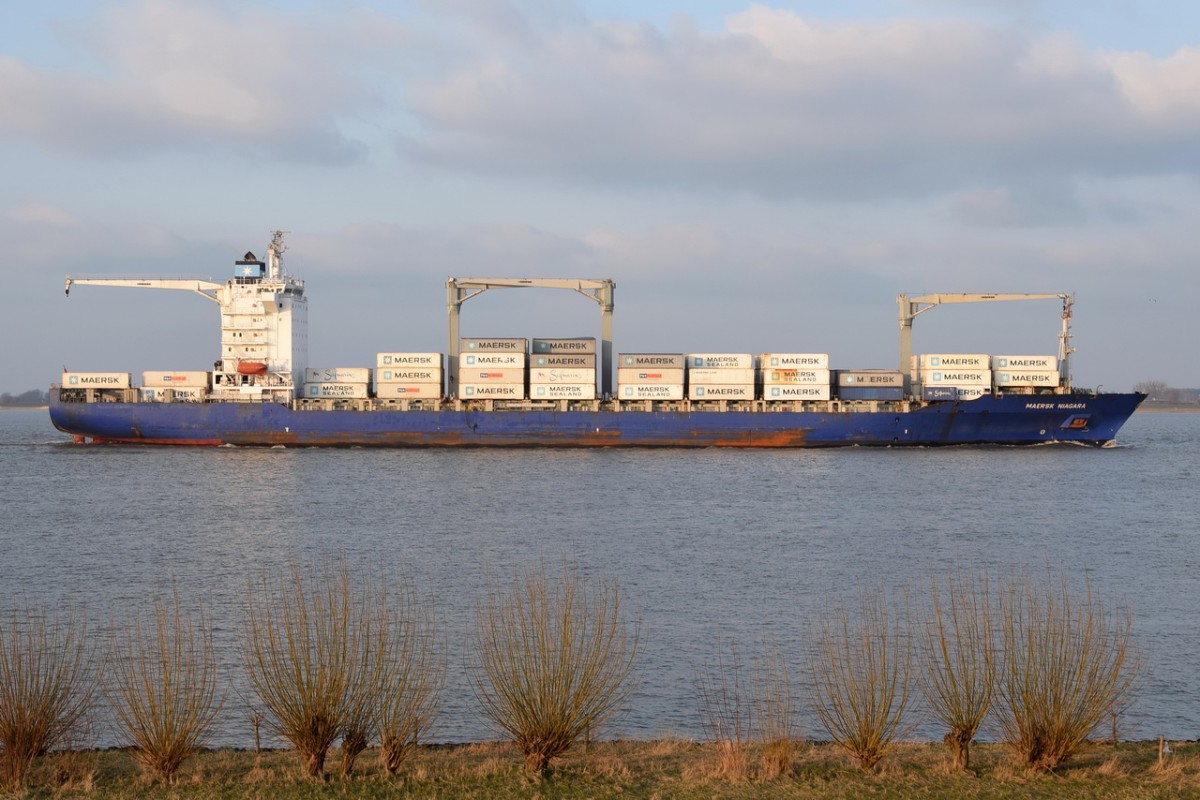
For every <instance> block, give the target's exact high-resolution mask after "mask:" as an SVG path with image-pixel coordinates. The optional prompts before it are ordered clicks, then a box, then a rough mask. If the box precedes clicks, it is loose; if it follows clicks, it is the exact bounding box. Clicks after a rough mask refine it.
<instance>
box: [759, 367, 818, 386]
mask: <svg viewBox="0 0 1200 800" xmlns="http://www.w3.org/2000/svg"><path fill="white" fill-rule="evenodd" d="M829 377H830V375H829V370H827V369H764V370H763V371H762V381H763V384H764V385H766V386H771V385H774V384H788V385H790V384H796V383H799V384H815V385H825V386H828V385H829Z"/></svg>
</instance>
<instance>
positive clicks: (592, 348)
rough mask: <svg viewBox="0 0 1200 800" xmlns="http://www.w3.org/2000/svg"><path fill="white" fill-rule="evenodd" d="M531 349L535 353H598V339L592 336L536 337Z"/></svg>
mask: <svg viewBox="0 0 1200 800" xmlns="http://www.w3.org/2000/svg"><path fill="white" fill-rule="evenodd" d="M529 349H530V351H531V352H534V353H556V354H559V355H562V354H566V353H575V354H581V355H586V354H589V353H590V354H591V355H595V354H596V340H595V339H590V338H578V339H534V340H533V342H532V343H531V344H530V346H529Z"/></svg>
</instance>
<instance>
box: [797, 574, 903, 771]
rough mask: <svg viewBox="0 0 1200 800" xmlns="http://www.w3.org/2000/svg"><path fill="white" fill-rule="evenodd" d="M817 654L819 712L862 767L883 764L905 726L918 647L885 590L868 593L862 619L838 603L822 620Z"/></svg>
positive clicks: (815, 681)
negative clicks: (890, 607) (914, 651)
mask: <svg viewBox="0 0 1200 800" xmlns="http://www.w3.org/2000/svg"><path fill="white" fill-rule="evenodd" d="M815 636H816V638H815V645H814V648H813V650H812V655H811V669H812V677H813V685H814V698H813V711H814V713H815V714H816V717H817V719H818V721H820V723H821V725H822V726H823V727H824V728H825V730H826V731H827V732H828V733H829V737H830V739H831V740H832V741H833V743H834V744H836V745H838V746H839V747H841V748H842V749H844V750H845V751H846V752H847V753H849V754H850V755H851V756H852V757H853V758H854V759H855V760H856V761H857V762H858V765H859V767H860V768H861V769H863V770H869V769H872V768H874V767H875V765H876V764H878V763H879V760H880V759H882V758H883V757H884V756H885V755H886V754H887V753H888V751H890V750H891V749H892V747H893V746H894V745H895V743H896V741H897V739H898V738H899V736H900V735H901V734H902V732H903V730H904V728H903V724H904V714H905V711H906V710H907V708H908V702H909V688H910V683H911V675H912V646H911V644H910V639H909V636H908V632H907V630H906V629H905V627H904V625H903V624H902V623H901V622H900V621H899V620H897V619H896V618H895V617H894V615H893V614H891V613H890V612H889V610H888V605H887V601H886V598H885V597H884V595H883V594H881V593H869V594H865V595H864V596H863V598H862V600H861V602H860V604H859V612H858V617H857V618H852V617H851V616H850V614H849V613H848V612H847V611H846V609H845V608H844V607H840V606H839V607H838V608H836V609H834V610H833V611H831V612H829V614H828V615H827V616H826V617H824V618H822V619H821V620H819V622H818V623H817V625H816V632H815Z"/></svg>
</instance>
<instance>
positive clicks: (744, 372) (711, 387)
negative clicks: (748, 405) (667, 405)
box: [687, 353, 754, 400]
mask: <svg viewBox="0 0 1200 800" xmlns="http://www.w3.org/2000/svg"><path fill="white" fill-rule="evenodd" d="M687 384H688V399H689V400H753V399H754V356H752V355H750V354H749V353H688V355H687Z"/></svg>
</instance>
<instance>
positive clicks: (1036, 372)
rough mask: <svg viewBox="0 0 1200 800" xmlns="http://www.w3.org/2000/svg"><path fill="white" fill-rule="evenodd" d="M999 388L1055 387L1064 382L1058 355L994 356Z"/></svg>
mask: <svg viewBox="0 0 1200 800" xmlns="http://www.w3.org/2000/svg"><path fill="white" fill-rule="evenodd" d="M992 379H993V381H994V382H995V385H996V388H997V389H1055V388H1058V386H1059V384H1060V383H1062V375H1061V374H1060V373H1059V370H1058V357H1057V356H992Z"/></svg>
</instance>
